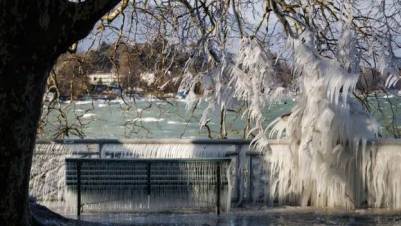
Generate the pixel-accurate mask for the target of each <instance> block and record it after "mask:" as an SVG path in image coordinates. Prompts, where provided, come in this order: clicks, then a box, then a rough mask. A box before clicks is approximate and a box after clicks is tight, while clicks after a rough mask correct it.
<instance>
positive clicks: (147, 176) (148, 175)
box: [146, 162, 151, 208]
mask: <svg viewBox="0 0 401 226" xmlns="http://www.w3.org/2000/svg"><path fill="white" fill-rule="evenodd" d="M150 167H151V162H148V163H147V167H146V192H147V195H148V208H150V188H151V187H150Z"/></svg>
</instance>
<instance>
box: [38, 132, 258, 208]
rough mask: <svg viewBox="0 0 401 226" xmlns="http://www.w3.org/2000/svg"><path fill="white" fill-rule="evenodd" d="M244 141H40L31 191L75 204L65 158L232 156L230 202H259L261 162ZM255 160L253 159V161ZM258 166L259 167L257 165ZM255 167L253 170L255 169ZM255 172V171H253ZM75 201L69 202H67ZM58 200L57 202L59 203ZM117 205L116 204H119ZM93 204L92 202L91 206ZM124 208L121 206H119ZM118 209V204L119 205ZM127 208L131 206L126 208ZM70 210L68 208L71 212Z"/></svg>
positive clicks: (53, 202) (52, 200) (50, 201)
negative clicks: (256, 192) (254, 189)
mask: <svg viewBox="0 0 401 226" xmlns="http://www.w3.org/2000/svg"><path fill="white" fill-rule="evenodd" d="M256 154H258V153H255V152H252V151H250V150H249V141H245V140H206V139H159V140H153V139H148V140H147V139H144V140H115V139H84V140H53V141H44V140H39V141H37V143H36V150H35V154H34V158H33V164H32V165H33V167H32V171H31V181H30V193H31V195H32V196H34V197H36V198H37V200H38V201H39V202H41V203H43V204H46V205H48V206H49V205H57V207H58V208H62V207H64V206H71V205H73V206H74V210H75V198H71V197H69V195H70V194H69V193H68V191H67V189H66V181H65V158H69V157H81V158H94V159H97V158H102V159H195V158H226V157H228V158H230V159H231V167H230V172H229V174H230V179H231V185H232V188H233V189H232V194H231V201H232V204H233V205H234V206H238V205H240V204H241V203H242V202H243V201H249V200H250V198H252V200H253V201H259V199H258V197H257V196H255V195H254V192H253V191H252V190H251V189H250V188H255V186H258V185H257V184H258V181H259V179H260V177H259V173H258V172H259V171H260V169H259V168H260V166H261V165H262V164H261V162H260V161H258V160H257V159H258V158H257V157H256ZM252 159H253V160H252ZM254 166H256V167H254ZM253 167H254V168H255V169H256V170H250V169H252V168H253ZM253 172H255V173H253ZM71 200H73V203H72V204H71V205H70V204H68V203H67V202H69V201H71ZM56 203H58V204H56ZM116 205H117V204H116ZM92 206H93V205H92ZM120 207H121V206H120ZM116 208H117V207H116ZM127 208H128V207H127ZM70 211H71V209H70V210H69V212H70Z"/></svg>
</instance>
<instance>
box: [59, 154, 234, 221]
mask: <svg viewBox="0 0 401 226" xmlns="http://www.w3.org/2000/svg"><path fill="white" fill-rule="evenodd" d="M230 161H231V159H230V158H195V159H88V158H67V159H66V160H65V163H66V186H67V193H68V194H69V195H68V197H69V198H68V200H67V204H69V205H70V206H69V207H72V205H73V204H74V200H76V202H75V206H76V210H77V215H78V216H79V215H80V213H81V209H83V207H84V206H85V207H88V208H89V209H91V210H96V211H99V210H101V211H116V210H117V211H124V210H128V211H131V210H137V209H142V210H143V209H148V210H152V211H163V210H166V209H168V210H171V209H181V208H210V207H214V206H215V207H216V211H217V214H220V210H221V203H226V205H224V206H225V207H224V209H225V210H226V211H228V210H229V207H230V204H231V200H230V194H231V187H230V183H229V181H230V179H229V167H230ZM73 196H75V197H73Z"/></svg>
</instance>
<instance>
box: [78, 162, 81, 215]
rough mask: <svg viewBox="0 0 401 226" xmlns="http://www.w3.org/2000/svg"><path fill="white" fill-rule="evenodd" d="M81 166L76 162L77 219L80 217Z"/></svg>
mask: <svg viewBox="0 0 401 226" xmlns="http://www.w3.org/2000/svg"><path fill="white" fill-rule="evenodd" d="M81 165H82V162H81V161H80V160H77V217H78V219H79V218H80V216H81Z"/></svg>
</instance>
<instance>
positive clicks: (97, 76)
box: [88, 72, 118, 86]
mask: <svg viewBox="0 0 401 226" xmlns="http://www.w3.org/2000/svg"><path fill="white" fill-rule="evenodd" d="M88 78H89V83H90V84H92V85H99V84H102V85H106V86H111V85H113V84H117V83H118V76H117V74H116V73H111V72H110V73H94V74H89V75H88Z"/></svg>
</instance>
